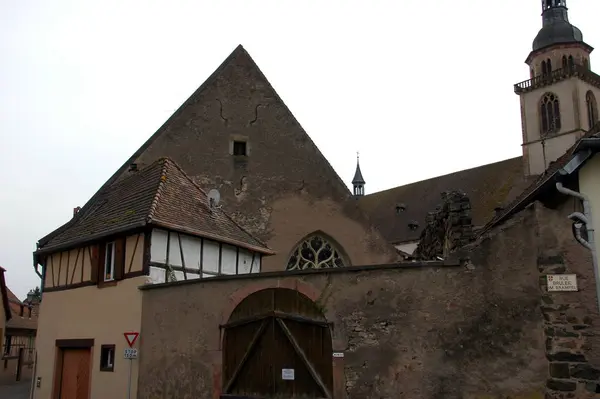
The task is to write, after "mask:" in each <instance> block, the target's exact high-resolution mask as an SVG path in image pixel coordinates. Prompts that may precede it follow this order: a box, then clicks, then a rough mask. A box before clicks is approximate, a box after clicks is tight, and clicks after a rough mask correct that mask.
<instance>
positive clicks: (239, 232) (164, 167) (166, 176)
mask: <svg viewBox="0 0 600 399" xmlns="http://www.w3.org/2000/svg"><path fill="white" fill-rule="evenodd" d="M91 201H92V203H91V204H88V205H86V206H88V209H89V210H88V211H87V212H86V213H85V214H83V215H82V216H79V215H75V216H74V218H75V220H73V222H71V223H70V224H69V225H68V226H67V227H66V228H65V229H63V230H62V231H61V232H60V233H58V234H57V235H55V236H54V237H52V238H51V239H50V240H49V241H48V242H47V243H46V244H45V245H44V246H43V247H41V248H39V249H38V251H36V253H41V252H44V253H46V252H51V251H55V250H59V249H65V248H67V247H73V246H76V245H79V244H81V243H83V242H85V241H91V240H93V239H98V238H101V237H104V236H107V235H110V234H116V233H121V232H125V231H127V230H131V229H134V228H136V227H141V226H145V225H153V226H158V227H163V228H168V229H171V230H176V231H180V232H183V233H189V234H193V235H197V236H201V237H206V238H212V239H214V240H217V241H222V242H226V243H230V244H233V245H237V246H240V247H245V248H248V249H251V250H254V251H257V252H261V253H264V254H272V253H273V252H272V251H271V250H270V249H269V248H268V247H267V246H266V245H265V244H264V243H263V242H262V241H260V240H259V239H258V238H255V237H254V236H253V235H251V234H250V233H248V232H247V231H246V230H244V229H243V228H242V227H241V226H239V225H238V224H237V223H235V222H234V221H233V220H232V219H231V218H230V217H229V215H227V214H226V213H225V212H224V211H223V210H222V209H220V208H218V207H216V208H213V209H211V208H210V207H209V203H208V197H207V195H206V193H205V192H204V191H203V190H202V189H201V188H200V187H199V186H197V185H196V184H195V183H194V182H193V180H192V179H190V178H189V177H188V176H187V175H186V174H185V172H184V171H183V170H182V169H181V168H180V167H179V166H178V165H177V164H176V163H175V162H173V161H172V160H170V159H169V158H161V159H159V160H157V161H155V162H154V163H153V164H151V165H149V166H148V167H146V168H144V169H142V170H140V171H138V172H136V173H135V174H132V175H131V176H129V177H127V178H125V179H123V180H122V181H120V182H117V183H114V184H112V185H110V186H107V187H104V189H103V190H102V192H100V193H99V194H98V195H97V196H95V197H94V198H92V200H91Z"/></svg>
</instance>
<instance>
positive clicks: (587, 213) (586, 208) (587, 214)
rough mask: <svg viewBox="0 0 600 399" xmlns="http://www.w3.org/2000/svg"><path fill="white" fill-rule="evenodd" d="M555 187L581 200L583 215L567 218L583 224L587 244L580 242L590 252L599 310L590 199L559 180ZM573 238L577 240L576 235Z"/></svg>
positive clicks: (599, 278)
mask: <svg viewBox="0 0 600 399" xmlns="http://www.w3.org/2000/svg"><path fill="white" fill-rule="evenodd" d="M556 189H557V190H558V191H559V192H561V193H563V194H566V195H570V196H571V197H575V198H577V199H579V200H581V201H582V202H583V215H582V214H581V213H580V212H574V213H572V214H570V215H569V219H571V220H573V221H580V222H581V223H584V224H585V227H586V231H587V244H588V245H585V244H583V243H582V244H583V245H584V246H585V247H586V248H588V249H589V250H590V252H591V253H592V265H593V268H594V277H595V279H596V301H597V304H598V311H599V312H600V270H598V257H597V256H598V254H597V253H596V244H595V240H594V223H593V219H592V207H591V205H590V201H589V200H588V198H587V196H585V195H584V194H582V193H578V192H577V191H573V190H570V189H568V188H566V187H564V186H563V185H562V183H561V182H557V183H556ZM577 230H579V229H577ZM580 234H581V233H580ZM575 238H576V239H577V240H578V241H579V239H578V238H577V236H576V237H575ZM581 240H583V241H586V240H584V239H583V237H581ZM580 242H581V241H580Z"/></svg>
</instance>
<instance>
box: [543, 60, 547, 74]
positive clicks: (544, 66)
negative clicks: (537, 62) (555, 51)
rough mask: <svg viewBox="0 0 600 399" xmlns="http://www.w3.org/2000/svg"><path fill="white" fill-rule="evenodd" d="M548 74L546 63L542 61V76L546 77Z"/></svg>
mask: <svg viewBox="0 0 600 399" xmlns="http://www.w3.org/2000/svg"><path fill="white" fill-rule="evenodd" d="M547 74H548V70H547V69H546V61H542V76H546V75H547Z"/></svg>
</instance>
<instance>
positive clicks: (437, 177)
mask: <svg viewBox="0 0 600 399" xmlns="http://www.w3.org/2000/svg"><path fill="white" fill-rule="evenodd" d="M522 158H523V156H522V155H519V156H517V157H512V158H506V159H502V160H500V161H496V162H490V163H486V164H483V165H479V166H473V167H472V168H467V169H461V170H457V171H455V172H450V173H446V174H444V175H438V176H433V177H430V178H427V179H422V180H417V181H413V182H410V183H406V184H401V185H399V186H395V187H391V188H387V189H385V190H381V191H376V192H374V193H371V194H366V195H365V196H364V197H370V196H373V195H376V194H381V193H385V192H387V191H391V190H395V189H397V188H399V187H406V186H410V185H412V184H418V183H422V182H426V181H432V180H435V179H441V178H443V177H448V176H452V175H457V174H459V173H464V172H468V171H472V170H475V169H479V168H485V167H486V166H491V165H496V164H499V163H502V162H508V161H515V160H517V159H522Z"/></svg>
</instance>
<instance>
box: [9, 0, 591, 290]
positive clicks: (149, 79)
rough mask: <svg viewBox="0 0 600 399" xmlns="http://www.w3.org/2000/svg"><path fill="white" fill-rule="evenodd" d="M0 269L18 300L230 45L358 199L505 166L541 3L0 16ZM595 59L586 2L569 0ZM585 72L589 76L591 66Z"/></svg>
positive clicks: (84, 6)
mask: <svg viewBox="0 0 600 399" xmlns="http://www.w3.org/2000/svg"><path fill="white" fill-rule="evenodd" d="M0 4H1V9H0V51H1V62H0V135H1V139H2V147H1V148H2V156H1V157H0V167H1V170H2V171H3V184H2V188H1V189H0V223H1V225H0V227H1V229H0V234H1V237H0V238H1V241H0V265H2V266H3V267H5V268H6V269H7V270H8V271H7V280H8V285H9V287H10V288H11V289H12V290H13V291H14V292H15V293H16V294H17V295H18V296H19V297H23V296H24V295H25V294H26V293H27V291H28V289H29V288H32V287H34V286H35V285H37V284H39V280H38V279H37V277H36V275H35V274H34V272H33V267H32V251H33V250H34V249H35V243H36V241H37V240H38V239H39V238H41V237H42V236H44V235H46V234H47V233H50V232H51V231H52V230H54V229H55V228H56V227H58V226H59V225H61V224H63V223H64V222H66V221H67V220H68V219H69V218H70V217H71V216H72V212H73V208H74V207H76V206H78V205H84V203H85V202H86V201H87V200H88V199H89V198H90V197H91V196H92V194H94V192H95V191H96V190H97V189H98V188H99V187H100V185H101V184H103V183H104V182H105V181H106V180H107V179H108V177H109V176H110V175H112V173H113V172H114V171H115V170H116V169H117V168H118V167H119V166H121V165H122V164H123V162H125V160H126V159H127V158H128V157H129V156H130V155H131V154H132V153H133V152H134V151H135V150H136V149H137V148H138V147H139V146H140V145H141V144H142V143H143V142H144V141H145V140H146V139H147V138H148V137H149V136H150V135H151V134H152V133H154V132H155V130H156V129H157V128H158V127H159V126H160V125H161V124H162V123H163V122H164V121H165V120H166V119H167V118H168V117H169V116H170V115H171V114H172V113H173V111H175V110H176V109H177V108H178V107H179V106H180V105H181V103H183V102H184V101H185V100H186V98H187V97H188V96H189V95H190V94H191V93H192V92H194V90H195V89H196V88H197V87H198V86H199V85H200V84H201V83H202V82H203V81H204V80H205V79H206V78H207V77H208V76H209V75H210V74H211V73H212V72H213V71H214V69H215V68H216V67H217V66H219V64H220V63H221V62H222V61H223V60H224V59H225V58H226V57H227V56H228V55H229V53H231V51H233V50H234V48H235V47H236V46H237V45H238V44H242V45H243V46H244V47H245V48H246V50H247V51H248V52H249V53H250V55H251V56H252V57H253V58H254V60H255V61H256V62H257V63H258V65H259V66H260V68H261V69H262V71H263V72H264V73H265V75H266V76H267V78H268V79H269V81H270V82H271V84H272V85H273V86H274V87H275V90H277V92H278V93H279V95H280V96H281V97H282V99H283V100H284V101H285V102H286V104H287V105H288V107H289V108H290V109H291V111H292V112H293V113H294V115H295V116H296V118H297V119H298V120H299V121H300V123H301V124H302V125H303V127H304V128H305V130H306V131H307V132H308V134H309V135H310V136H311V137H312V139H313V140H314V141H315V142H316V144H317V145H318V146H319V148H320V149H321V151H322V152H323V153H324V154H325V156H326V157H327V158H328V160H329V161H330V162H331V164H332V165H333V167H334V168H335V169H336V171H337V172H338V174H339V175H340V176H341V177H342V179H344V180H345V181H347V182H348V183H349V182H350V180H351V179H352V177H353V174H354V169H355V162H356V151H360V154H361V157H360V159H361V168H362V171H363V175H364V177H365V180H366V181H367V185H366V191H367V193H372V192H375V191H379V190H384V189H387V188H391V187H394V186H398V185H402V184H406V183H410V182H413V181H418V180H422V179H426V178H430V177H434V176H437V175H441V174H446V173H450V172H454V171H458V170H461V169H465V168H470V167H474V166H478V165H481V164H485V163H490V162H494V161H500V160H502V159H506V158H509V157H514V156H518V155H520V153H521V146H520V144H521V125H520V112H519V102H518V97H517V96H516V95H515V94H514V92H513V84H515V83H517V82H520V81H522V80H526V79H528V77H529V76H528V69H527V67H526V65H525V64H524V60H525V58H526V57H527V55H528V53H529V51H530V50H531V42H532V40H533V38H534V37H535V35H536V33H537V31H538V30H539V29H540V27H541V17H540V14H541V0H505V1H496V2H490V1H484V0H471V1H468V0H453V1H447V0H429V1H424V0H418V1H417V0H402V1H398V0H388V1H384V0H368V1H365V0H362V1H351V0H344V1H341V0H338V1H333V0H314V1H309V0H302V1H299V0H295V1H291V0H290V1H286V0H276V1H275V0H273V1H267V0H260V1H258V0H256V1H250V0H246V1H241V0H240V1H234V0H219V1H217V0H215V1H200V0H190V1H177V0H164V1H157V0H140V1H133V0H118V1H117V0H103V1H94V2H92V1H81V0H73V1H66V0H52V1H47V0H27V1H22V0H0ZM567 5H568V6H569V7H570V11H569V14H570V20H571V22H572V23H574V24H575V25H576V26H578V27H579V28H580V29H581V30H582V31H583V34H584V40H585V41H586V42H587V43H588V44H590V45H592V46H593V45H595V44H596V45H600V30H598V29H597V28H595V27H596V26H597V16H598V15H600V2H599V1H597V0H568V2H567ZM594 58H595V57H592V67H593V65H594V61H593V60H594Z"/></svg>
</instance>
